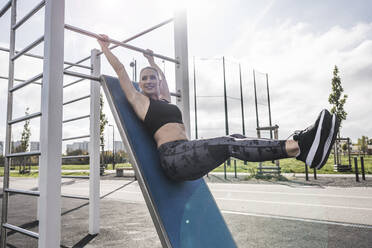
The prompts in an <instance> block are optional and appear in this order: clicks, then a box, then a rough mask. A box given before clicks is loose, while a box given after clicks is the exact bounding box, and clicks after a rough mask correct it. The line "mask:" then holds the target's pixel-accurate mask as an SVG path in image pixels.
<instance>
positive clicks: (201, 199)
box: [102, 76, 236, 248]
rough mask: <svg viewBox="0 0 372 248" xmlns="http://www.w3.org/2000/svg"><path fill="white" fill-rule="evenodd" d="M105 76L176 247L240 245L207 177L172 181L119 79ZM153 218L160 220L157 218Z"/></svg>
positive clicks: (173, 244)
mask: <svg viewBox="0 0 372 248" xmlns="http://www.w3.org/2000/svg"><path fill="white" fill-rule="evenodd" d="M102 79H103V80H102V81H103V82H102V83H103V84H104V87H106V89H108V91H109V92H110V93H109V94H111V98H112V101H113V103H114V104H113V105H114V107H115V108H116V112H117V113H118V116H119V119H120V122H121V123H120V124H121V125H118V127H119V126H121V127H122V128H123V129H124V130H123V131H124V132H121V133H125V134H126V136H127V139H128V141H129V143H130V146H131V149H132V151H133V152H134V156H135V159H136V161H137V164H138V167H139V170H140V173H141V174H142V176H143V179H144V181H145V185H146V187H147V190H148V192H149V194H150V197H151V200H152V202H153V205H154V208H155V209H154V210H155V213H156V214H157V216H158V217H159V218H158V219H159V220H160V221H161V224H162V226H163V227H164V229H165V231H166V233H167V235H166V236H167V237H168V239H169V241H170V243H171V245H172V247H175V248H176V247H177V248H178V247H192V248H198V247H200V248H209V247H213V248H216V247H224V248H230V247H236V244H235V242H234V240H233V238H232V236H231V233H230V231H229V229H228V227H227V226H226V223H225V221H224V219H223V217H222V215H221V212H220V211H219V209H218V207H217V205H216V202H215V200H214V198H213V196H212V194H211V193H210V191H209V188H208V186H207V184H206V183H205V181H204V179H199V180H194V181H185V182H174V181H171V180H169V179H168V178H167V177H166V176H165V174H164V173H163V171H162V168H161V166H160V161H159V156H158V151H157V148H156V144H155V141H154V140H153V138H152V137H151V135H150V134H148V132H147V130H146V129H145V127H144V125H143V123H142V121H141V120H140V119H138V118H137V116H136V114H135V113H134V111H133V109H132V107H131V106H130V104H129V103H128V101H127V100H126V97H125V95H124V92H123V91H122V89H121V87H120V85H119V81H118V79H117V78H113V77H109V76H102ZM106 94H107V93H106ZM111 107H113V106H111ZM122 138H123V139H124V137H122ZM148 207H151V206H148ZM153 221H157V220H156V219H154V218H153ZM155 226H156V225H155ZM158 233H159V232H158Z"/></svg>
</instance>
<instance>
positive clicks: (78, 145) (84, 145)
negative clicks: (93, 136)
mask: <svg viewBox="0 0 372 248" xmlns="http://www.w3.org/2000/svg"><path fill="white" fill-rule="evenodd" d="M76 150H81V151H82V152H88V151H89V142H88V141H82V142H74V143H72V144H68V145H66V151H67V152H72V151H76Z"/></svg>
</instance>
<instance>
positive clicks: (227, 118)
mask: <svg viewBox="0 0 372 248" xmlns="http://www.w3.org/2000/svg"><path fill="white" fill-rule="evenodd" d="M222 69H223V99H224V106H225V134H226V135H229V114H228V110H227V87H226V69H225V57H222ZM227 165H229V166H230V165H231V160H230V158H229V159H228V160H227Z"/></svg>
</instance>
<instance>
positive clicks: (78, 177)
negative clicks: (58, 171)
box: [62, 176, 89, 179]
mask: <svg viewBox="0 0 372 248" xmlns="http://www.w3.org/2000/svg"><path fill="white" fill-rule="evenodd" d="M62 178H74V179H89V177H88V176H62Z"/></svg>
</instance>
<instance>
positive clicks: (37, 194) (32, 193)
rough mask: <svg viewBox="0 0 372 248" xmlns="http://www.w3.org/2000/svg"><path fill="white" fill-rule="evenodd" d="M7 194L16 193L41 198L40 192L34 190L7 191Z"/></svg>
mask: <svg viewBox="0 0 372 248" xmlns="http://www.w3.org/2000/svg"><path fill="white" fill-rule="evenodd" d="M5 192H9V193H16V194H21V195H31V196H40V192H39V191H33V190H23V189H9V188H8V189H5Z"/></svg>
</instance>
